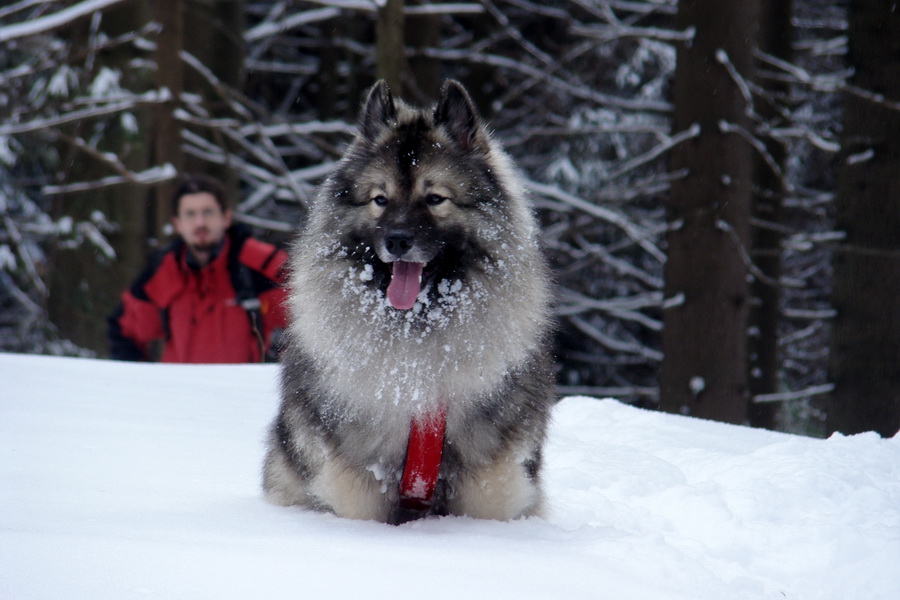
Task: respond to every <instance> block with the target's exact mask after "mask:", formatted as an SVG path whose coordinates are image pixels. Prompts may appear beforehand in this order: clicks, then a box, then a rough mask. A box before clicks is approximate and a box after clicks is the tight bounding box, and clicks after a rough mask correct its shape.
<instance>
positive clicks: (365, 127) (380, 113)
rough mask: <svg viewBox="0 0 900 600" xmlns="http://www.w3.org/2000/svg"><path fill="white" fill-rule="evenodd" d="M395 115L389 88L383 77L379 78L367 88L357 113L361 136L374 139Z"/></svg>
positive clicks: (395, 109) (395, 110) (395, 111)
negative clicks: (364, 100)
mask: <svg viewBox="0 0 900 600" xmlns="http://www.w3.org/2000/svg"><path fill="white" fill-rule="evenodd" d="M396 117H397V107H396V106H395V105H394V97H393V96H392V95H391V90H390V88H389V87H388V84H387V82H386V81H385V80H384V79H379V80H378V81H377V82H376V83H375V85H373V86H372V89H371V90H369V95H368V96H367V97H366V102H365V104H363V108H362V110H361V111H360V113H359V127H360V131H361V132H362V135H363V137H365V138H366V139H369V140H374V139H375V138H376V137H378V134H379V133H381V131H382V130H383V129H384V128H385V127H387V126H389V125H390V124H391V123H392V122H393V121H394V119H396Z"/></svg>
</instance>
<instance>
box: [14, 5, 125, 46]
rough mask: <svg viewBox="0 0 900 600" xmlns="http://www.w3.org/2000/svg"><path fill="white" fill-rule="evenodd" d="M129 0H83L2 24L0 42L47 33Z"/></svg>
mask: <svg viewBox="0 0 900 600" xmlns="http://www.w3.org/2000/svg"><path fill="white" fill-rule="evenodd" d="M128 1H129V0H83V1H82V2H79V3H78V4H75V5H72V6H69V7H67V8H63V9H61V10H58V11H56V12H54V13H50V14H49V15H44V16H42V17H38V18H37V19H33V20H31V21H27V22H24V23H16V24H14V25H4V26H2V27H0V43H4V42H9V41H12V40H16V39H19V38H24V37H29V36H34V35H39V34H42V33H47V32H50V31H53V30H55V29H59V28H61V27H65V26H66V25H68V24H69V23H71V22H73V21H75V20H77V19H80V18H82V17H86V16H89V15H91V14H93V13H95V12H97V11H102V10H104V9H106V8H109V7H110V6H114V5H116V4H120V3H122V2H128Z"/></svg>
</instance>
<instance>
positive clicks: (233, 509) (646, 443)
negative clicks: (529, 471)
mask: <svg viewBox="0 0 900 600" xmlns="http://www.w3.org/2000/svg"><path fill="white" fill-rule="evenodd" d="M276 380H277V366H274V365H240V366H187V365H154V364H132V363H115V362H108V361H101V360H89V359H71V358H53V357H38V356H24V355H11V354H0V381H2V382H3V384H2V390H3V391H2V398H0V598H3V599H7V598H9V599H16V600H19V599H31V598H41V599H43V598H67V599H90V600H98V599H106V598H108V599H117V600H118V599H126V598H165V599H175V598H185V599H192V600H193V599H198V598H216V599H228V598H236V599H237V598H264V597H274V596H276V595H277V596H280V597H303V598H310V597H315V596H316V595H320V596H323V597H327V598H374V599H377V598H396V597H404V596H407V597H408V596H416V597H423V598H424V597H428V598H467V597H471V598H493V597H496V598H516V599H518V600H529V599H532V598H534V599H537V598H541V599H543V598H560V597H569V598H578V599H581V598H596V599H606V598H608V599H615V600H650V599H666V600H680V599H684V600H740V599H784V598H787V599H789V600H799V599H808V600H846V599H848V598H853V599H865V600H879V599H884V600H888V599H896V598H900V569H898V568H897V565H898V564H900V436H895V437H894V438H892V439H881V438H879V437H878V436H877V435H875V434H862V435H857V436H852V437H843V436H834V437H832V438H831V439H828V440H817V439H810V438H802V437H797V436H790V435H785V434H777V433H772V432H766V431H759V430H752V429H748V428H743V427H736V426H729V425H723V424H718V423H711V422H705V421H700V420H696V419H691V418H688V417H682V416H677V415H668V414H662V413H656V412H650V411H644V410H639V409H636V408H633V407H629V406H626V405H623V404H620V403H617V402H615V401H613V400H595V399H590V398H567V399H565V400H563V401H562V402H561V403H560V404H559V405H558V406H557V407H556V409H555V412H554V422H553V426H552V428H551V431H550V437H549V441H548V445H547V448H546V463H545V469H546V470H545V482H546V488H547V494H548V497H549V503H550V510H549V513H548V516H547V518H546V519H537V518H533V519H526V520H521V521H516V522H511V523H500V522H493V521H477V520H473V519H468V518H461V517H448V518H441V519H429V520H426V521H418V522H414V523H410V524H407V525H403V526H401V527H391V526H387V525H381V524H377V523H371V522H360V521H349V520H344V519H339V518H337V517H334V516H331V515H326V514H317V513H312V512H307V511H304V510H301V509H296V508H279V507H275V506H271V505H269V504H267V503H266V502H265V501H264V500H263V498H262V495H261V493H260V489H259V471H260V464H261V461H262V457H263V452H264V450H263V448H264V437H265V429H266V426H267V424H268V422H269V420H270V419H271V418H272V417H273V416H274V414H275V411H276V409H277V403H278V399H277V392H276V385H277V383H276Z"/></svg>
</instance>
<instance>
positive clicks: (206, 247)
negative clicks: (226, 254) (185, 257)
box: [189, 240, 222, 254]
mask: <svg viewBox="0 0 900 600" xmlns="http://www.w3.org/2000/svg"><path fill="white" fill-rule="evenodd" d="M221 243H222V242H221V240H219V241H218V242H205V243H203V244H189V246H190V248H191V251H192V252H194V253H195V254H198V253H199V254H209V253H210V252H213V251H214V250H215V249H216V248H218V247H219V244H221Z"/></svg>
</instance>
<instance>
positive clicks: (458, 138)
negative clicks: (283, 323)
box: [332, 81, 504, 310]
mask: <svg viewBox="0 0 900 600" xmlns="http://www.w3.org/2000/svg"><path fill="white" fill-rule="evenodd" d="M359 126H360V131H359V135H358V136H357V138H356V139H355V140H354V141H353V143H352V144H351V146H350V148H349V149H348V152H347V155H346V156H345V158H344V160H343V161H342V162H341V166H340V167H339V168H338V169H337V172H336V174H335V175H334V176H333V177H332V197H333V198H334V200H335V201H336V202H337V203H338V204H339V205H340V207H341V208H342V210H341V214H342V222H341V227H342V229H343V230H344V231H342V235H343V236H344V240H343V241H344V244H345V247H348V248H351V249H356V251H357V252H359V253H366V254H369V256H366V257H365V260H367V261H369V260H370V259H371V258H372V257H371V254H374V255H375V257H377V260H376V261H374V262H375V265H374V267H375V270H376V272H378V274H379V275H380V276H378V277H375V278H374V281H375V284H376V285H379V284H380V285H382V286H383V287H384V291H385V293H386V295H387V298H388V301H389V302H390V303H391V306H393V307H394V308H396V309H401V310H406V309H409V308H412V307H413V306H414V304H415V302H416V299H417V297H418V295H419V293H420V291H421V290H422V289H423V285H424V284H425V282H426V281H429V280H434V279H435V278H437V277H440V278H455V279H459V278H461V277H463V275H464V273H465V270H466V268H467V266H469V265H471V263H472V262H473V261H475V260H477V259H478V258H479V257H483V256H486V255H487V254H489V253H488V250H487V248H488V247H489V246H490V244H489V243H488V240H487V239H486V236H487V237H490V230H491V226H490V225H489V223H490V222H491V221H496V219H495V217H496V215H494V216H492V215H491V213H492V212H494V210H493V209H494V208H495V207H496V205H497V204H498V203H499V202H502V201H503V197H504V192H503V189H502V186H501V185H500V183H499V182H498V180H497V178H496V174H495V173H494V172H493V171H494V169H493V168H492V163H491V159H490V155H491V153H492V151H493V150H492V144H491V140H490V137H489V134H488V133H487V131H486V129H485V128H484V125H483V124H482V121H481V119H480V117H479V115H478V113H477V111H476V109H475V107H474V105H473V103H472V100H471V99H470V97H469V95H468V93H467V92H466V90H465V89H464V88H463V87H462V85H460V84H459V83H457V82H455V81H447V82H446V83H445V84H444V86H443V88H442V90H441V95H440V99H439V100H438V102H437V105H436V106H435V108H434V109H433V110H432V111H426V110H418V109H414V108H411V107H410V106H408V105H406V104H405V103H403V102H402V101H399V100H395V99H394V98H393V96H392V95H391V93H390V90H389V89H388V86H387V84H386V83H385V82H384V81H379V82H378V83H377V84H375V86H374V87H373V88H372V89H371V90H370V92H369V94H368V97H367V99H366V101H365V103H364V104H363V108H362V110H361V112H360V119H359Z"/></svg>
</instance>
